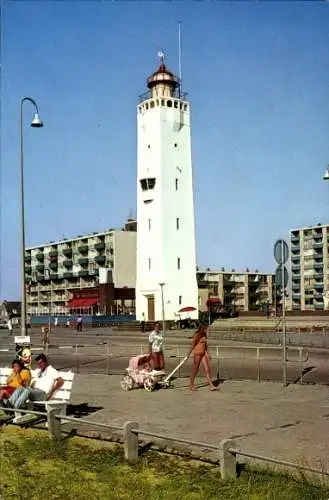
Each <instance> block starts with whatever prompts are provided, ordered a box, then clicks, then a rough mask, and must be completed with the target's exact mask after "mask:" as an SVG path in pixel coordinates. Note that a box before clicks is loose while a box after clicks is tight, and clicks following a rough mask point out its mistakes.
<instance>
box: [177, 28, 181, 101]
mask: <svg viewBox="0 0 329 500" xmlns="http://www.w3.org/2000/svg"><path fill="white" fill-rule="evenodd" d="M181 24H182V23H181V21H179V23H178V76H179V98H181V96H182V46H181Z"/></svg>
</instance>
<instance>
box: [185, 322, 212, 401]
mask: <svg viewBox="0 0 329 500" xmlns="http://www.w3.org/2000/svg"><path fill="white" fill-rule="evenodd" d="M207 330H208V327H207V326H206V325H200V326H199V328H198V329H197V331H196V332H195V334H194V335H193V339H192V347H191V349H190V351H189V352H188V353H187V357H190V355H191V353H192V352H193V365H192V374H191V379H190V390H191V391H195V385H194V381H195V377H196V376H197V373H198V371H199V368H200V364H201V363H202V366H203V370H204V373H205V375H206V378H207V381H208V384H209V389H210V390H211V391H215V390H216V387H215V386H214V384H213V382H212V378H211V369H210V363H209V361H210V356H209V353H208V345H207Z"/></svg>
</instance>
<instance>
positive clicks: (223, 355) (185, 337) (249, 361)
mask: <svg viewBox="0 0 329 500" xmlns="http://www.w3.org/2000/svg"><path fill="white" fill-rule="evenodd" d="M192 333H193V332H192V331H185V332H183V334H182V332H178V333H177V334H175V332H170V334H169V335H168V339H167V345H166V369H167V372H170V371H171V370H172V369H173V368H174V367H175V366H176V365H177V364H178V362H179V361H180V359H182V358H183V356H184V355H185V353H186V351H187V349H188V346H189V345H190V343H191V340H190V337H191V336H192ZM40 342H41V337H40V333H38V334H32V345H33V347H34V349H35V352H34V353H35V354H37V353H38V352H41V351H42V347H41V344H40ZM86 344H87V345H88V346H89V347H82V346H83V345H86ZM219 344H220V346H221V347H220V348H218V349H217V346H218V345H219ZM51 345H53V346H54V347H50V348H49V351H48V355H49V357H50V359H51V362H52V364H53V365H54V366H56V367H57V368H59V369H72V370H74V371H76V372H79V373H90V374H92V373H94V374H97V373H107V374H109V375H110V374H121V373H124V371H125V368H126V367H127V366H128V362H129V358H130V357H131V356H133V355H136V354H140V353H141V351H142V349H144V350H145V351H146V350H147V334H144V335H143V336H142V335H141V334H139V333H138V332H137V333H134V332H117V331H111V330H110V329H97V330H91V331H89V332H83V333H82V334H79V335H77V334H76V333H75V332H74V331H72V330H70V331H68V330H66V329H61V330H59V331H57V332H55V333H53V334H52V335H51ZM74 345H78V346H79V347H73V348H71V347H70V346H74ZM55 346H56V347H55ZM58 346H61V347H58ZM209 346H210V352H211V355H212V370H213V375H214V376H217V377H219V378H222V379H250V380H257V379H259V380H275V381H279V380H282V363H281V359H282V349H281V348H280V347H279V346H274V345H270V346H266V347H265V346H264V345H263V346H260V347H259V350H258V356H259V361H258V360H257V347H258V346H257V345H256V344H255V343H247V342H243V343H240V342H232V341H223V340H221V341H219V340H216V339H210V341H209ZM7 349H10V351H7ZM14 354H15V353H14V345H13V338H12V337H9V336H8V333H7V332H1V333H0V366H8V364H9V363H10V362H11V361H12V359H13V357H14ZM217 355H218V356H219V358H220V359H217ZM307 356H308V359H307ZM328 358H329V350H327V349H324V348H310V349H307V350H306V349H303V350H299V349H298V348H296V347H294V348H288V365H287V366H288V369H287V373H288V381H289V382H290V383H296V382H299V381H300V379H301V375H302V374H303V382H304V383H320V384H327V383H328V378H329V377H328V371H329V363H328V362H327V360H328ZM301 361H302V362H301ZM190 373H191V361H188V362H187V363H186V364H185V365H184V366H183V367H182V368H181V370H180V372H179V373H178V375H179V376H182V377H187V376H189V375H190Z"/></svg>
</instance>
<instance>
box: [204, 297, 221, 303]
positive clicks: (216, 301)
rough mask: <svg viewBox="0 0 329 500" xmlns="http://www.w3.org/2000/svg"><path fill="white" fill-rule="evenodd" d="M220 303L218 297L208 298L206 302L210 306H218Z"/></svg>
mask: <svg viewBox="0 0 329 500" xmlns="http://www.w3.org/2000/svg"><path fill="white" fill-rule="evenodd" d="M221 302H222V301H221V300H220V298H219V297H209V299H208V300H207V303H209V304H211V303H216V304H220V303H221Z"/></svg>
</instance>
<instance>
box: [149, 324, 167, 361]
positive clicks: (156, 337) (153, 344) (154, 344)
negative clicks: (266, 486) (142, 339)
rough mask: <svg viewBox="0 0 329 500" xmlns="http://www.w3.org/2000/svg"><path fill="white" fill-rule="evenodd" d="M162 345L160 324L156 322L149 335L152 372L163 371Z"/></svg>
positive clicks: (162, 338)
mask: <svg viewBox="0 0 329 500" xmlns="http://www.w3.org/2000/svg"><path fill="white" fill-rule="evenodd" d="M163 343H164V337H163V332H162V331H161V330H160V323H159V322H158V321H157V322H156V323H155V325H154V329H153V331H152V332H151V333H150V335H149V353H150V356H151V359H152V365H153V369H154V370H164V366H165V362H164V355H163Z"/></svg>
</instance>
